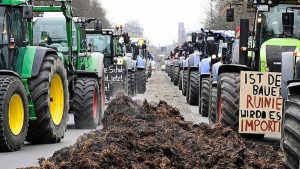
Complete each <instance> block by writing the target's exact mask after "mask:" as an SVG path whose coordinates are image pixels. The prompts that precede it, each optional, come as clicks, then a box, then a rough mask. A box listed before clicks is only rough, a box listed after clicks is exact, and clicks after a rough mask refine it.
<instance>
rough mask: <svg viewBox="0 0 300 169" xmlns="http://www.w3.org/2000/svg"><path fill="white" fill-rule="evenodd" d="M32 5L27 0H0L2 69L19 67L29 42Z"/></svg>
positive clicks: (0, 64)
mask: <svg viewBox="0 0 300 169" xmlns="http://www.w3.org/2000/svg"><path fill="white" fill-rule="evenodd" d="M32 17H33V13H32V6H30V5H26V4H25V0H15V1H13V0H3V1H0V69H1V70H13V71H17V72H18V73H21V72H20V71H21V70H19V69H18V66H17V65H18V64H17V60H20V59H21V57H22V56H21V55H22V51H24V50H25V48H24V47H26V46H27V45H28V44H29V39H28V38H29V34H28V31H27V25H28V23H29V22H28V19H32Z"/></svg>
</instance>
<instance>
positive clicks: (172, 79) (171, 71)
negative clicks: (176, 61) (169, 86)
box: [170, 66, 174, 82]
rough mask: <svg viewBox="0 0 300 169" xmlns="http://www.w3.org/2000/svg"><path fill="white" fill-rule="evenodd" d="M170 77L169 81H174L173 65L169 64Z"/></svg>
mask: <svg viewBox="0 0 300 169" xmlns="http://www.w3.org/2000/svg"><path fill="white" fill-rule="evenodd" d="M170 78H171V82H174V66H171V69H170Z"/></svg>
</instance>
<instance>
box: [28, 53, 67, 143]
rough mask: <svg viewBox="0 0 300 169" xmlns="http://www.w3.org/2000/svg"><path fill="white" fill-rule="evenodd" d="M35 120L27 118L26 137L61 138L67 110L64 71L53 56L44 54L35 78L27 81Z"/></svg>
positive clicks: (33, 139) (34, 139)
mask: <svg viewBox="0 0 300 169" xmlns="http://www.w3.org/2000/svg"><path fill="white" fill-rule="evenodd" d="M28 84H29V90H30V92H31V98H32V101H33V104H34V108H35V113H36V117H37V119H36V120H31V121H29V129H28V134H27V137H26V140H27V141H28V142H31V143H56V142H60V141H61V139H63V138H64V134H65V131H66V129H67V121H68V118H69V116H68V112H69V89H68V79H67V72H66V69H65V67H64V64H63V62H62V61H61V60H60V59H59V57H58V56H57V55H53V54H50V55H47V56H46V57H45V58H44V60H43V62H42V65H41V68H40V72H39V74H38V76H37V77H34V78H32V79H30V80H29V81H28Z"/></svg>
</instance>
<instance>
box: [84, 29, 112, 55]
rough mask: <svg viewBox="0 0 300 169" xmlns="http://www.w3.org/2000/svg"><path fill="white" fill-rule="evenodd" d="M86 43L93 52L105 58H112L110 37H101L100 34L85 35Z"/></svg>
mask: <svg viewBox="0 0 300 169" xmlns="http://www.w3.org/2000/svg"><path fill="white" fill-rule="evenodd" d="M86 38H87V41H88V44H89V45H92V50H93V51H94V52H100V53H102V54H103V55H104V56H106V57H110V56H112V50H111V42H112V36H111V35H101V34H87V35H86Z"/></svg>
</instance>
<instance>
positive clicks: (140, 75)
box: [136, 69, 147, 94]
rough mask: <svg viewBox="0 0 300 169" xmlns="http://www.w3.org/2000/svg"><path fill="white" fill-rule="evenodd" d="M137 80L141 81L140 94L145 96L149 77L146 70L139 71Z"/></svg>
mask: <svg viewBox="0 0 300 169" xmlns="http://www.w3.org/2000/svg"><path fill="white" fill-rule="evenodd" d="M136 76H137V77H136V78H137V79H139V81H138V86H137V89H138V91H137V92H138V94H143V93H145V92H146V80H147V75H146V72H145V70H144V69H141V70H138V71H137V72H136Z"/></svg>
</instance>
